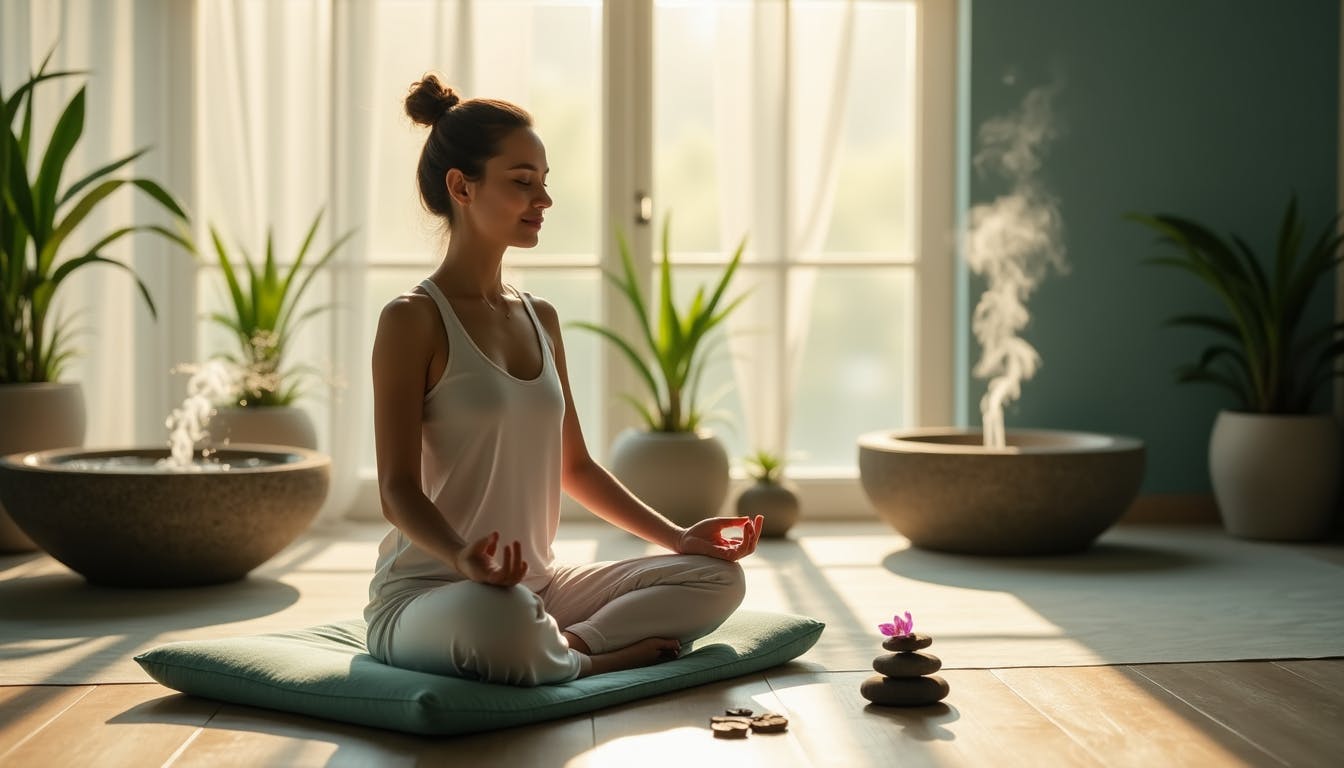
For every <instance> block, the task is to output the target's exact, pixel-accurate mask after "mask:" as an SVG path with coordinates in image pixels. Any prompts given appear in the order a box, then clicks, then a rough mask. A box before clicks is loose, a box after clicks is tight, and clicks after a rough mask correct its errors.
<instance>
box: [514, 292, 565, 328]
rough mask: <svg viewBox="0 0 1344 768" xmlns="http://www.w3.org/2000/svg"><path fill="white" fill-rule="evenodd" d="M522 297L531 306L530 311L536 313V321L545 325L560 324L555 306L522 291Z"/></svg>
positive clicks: (539, 297) (535, 295) (533, 294)
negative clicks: (525, 298)
mask: <svg viewBox="0 0 1344 768" xmlns="http://www.w3.org/2000/svg"><path fill="white" fill-rule="evenodd" d="M523 296H526V297H527V301H528V303H529V304H531V305H532V310H533V311H534V312H536V313H537V319H538V320H540V321H541V322H543V323H545V324H546V325H556V324H558V323H559V322H560V313H559V312H557V311H556V310H555V305H553V304H551V302H549V301H547V300H546V299H545V298H543V297H541V296H538V295H537V294H535V293H529V292H527V291H523Z"/></svg>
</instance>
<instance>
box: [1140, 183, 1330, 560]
mask: <svg viewBox="0 0 1344 768" xmlns="http://www.w3.org/2000/svg"><path fill="white" fill-rule="evenodd" d="M1130 218H1132V219H1133V220H1135V221H1137V222H1139V223H1140V224H1144V225H1146V226H1148V227H1150V228H1152V229H1153V230H1155V231H1156V232H1157V233H1158V234H1159V236H1160V239H1159V242H1160V243H1161V244H1162V245H1164V246H1166V247H1167V249H1168V250H1167V253H1165V254H1164V255H1162V256H1156V257H1152V258H1150V259H1149V262H1150V263H1153V264H1157V265H1159V266H1165V267H1171V268H1174V269H1178V270H1180V271H1182V272H1185V273H1187V274H1190V275H1193V276H1194V277H1195V278H1197V279H1198V280H1199V281H1200V282H1201V283H1202V284H1204V285H1205V286H1207V287H1208V288H1209V289H1210V290H1211V291H1212V292H1213V293H1214V294H1215V295H1216V296H1217V297H1218V298H1219V299H1220V300H1221V302H1222V305H1223V309H1224V311H1223V312H1221V313H1219V314H1204V313H1199V314H1181V315H1178V316H1176V317H1173V318H1172V319H1171V320H1170V321H1169V323H1170V324H1171V325H1176V326H1182V327H1187V328H1195V329H1199V330H1201V331H1204V332H1206V333H1210V334H1212V339H1213V340H1212V341H1211V342H1210V343H1209V344H1208V345H1207V346H1206V347H1205V348H1204V350H1203V352H1202V353H1201V354H1200V356H1199V358H1198V360H1197V361H1196V362H1193V363H1190V364H1188V365H1185V366H1182V367H1181V368H1180V369H1179V370H1178V371H1177V380H1178V381H1180V382H1198V383H1205V384H1212V385H1214V386H1217V387H1220V388H1222V389H1224V390H1226V391H1228V392H1230V393H1231V394H1232V395H1233V396H1234V398H1235V402H1234V404H1233V405H1232V407H1230V408H1228V409H1225V410H1223V411H1221V412H1220V413H1219V414H1218V418H1217V420H1216V422H1215V423H1214V427H1213V432H1212V434H1211V436H1210V439H1209V472H1210V475H1211V477H1212V481H1213V490H1214V496H1215V497H1216V498H1217V500H1218V508H1219V512H1220V514H1221V515H1222V518H1223V525H1224V526H1225V527H1226V528H1227V530H1228V532H1229V533H1231V534H1233V535H1235V536H1241V537H1245V538H1252V539H1279V540H1307V539H1318V538H1321V537H1323V536H1325V535H1326V534H1327V533H1328V532H1329V530H1330V528H1331V525H1332V523H1333V520H1334V516H1335V504H1336V500H1337V498H1338V493H1339V488H1340V476H1339V467H1340V461H1341V444H1340V430H1339V425H1338V424H1337V423H1336V421H1335V418H1334V416H1333V415H1332V414H1330V413H1328V412H1326V411H1325V410H1324V409H1323V408H1321V407H1320V406H1319V404H1318V403H1319V400H1320V398H1319V395H1320V394H1321V392H1322V390H1324V389H1325V387H1326V385H1327V384H1329V383H1330V382H1331V381H1332V380H1333V379H1334V378H1335V377H1336V376H1338V375H1339V373H1338V369H1337V367H1336V363H1337V361H1338V360H1339V358H1340V357H1341V356H1342V355H1344V338H1341V337H1340V333H1341V331H1344V323H1338V322H1335V323H1325V324H1322V325H1320V326H1319V327H1315V328H1311V327H1306V324H1305V323H1304V319H1305V311H1306V308H1307V306H1308V305H1309V304H1310V303H1311V297H1312V296H1313V295H1314V294H1315V293H1317V292H1318V291H1319V290H1320V289H1321V288H1322V287H1324V286H1326V285H1327V284H1328V283H1329V282H1330V280H1329V279H1328V278H1330V277H1331V276H1332V275H1333V274H1334V273H1335V270H1336V267H1338V265H1339V263H1340V260H1341V259H1344V248H1342V245H1344V235H1340V234H1339V233H1338V232H1337V231H1336V225H1337V223H1338V222H1339V218H1340V217H1339V215H1336V216H1335V217H1333V218H1332V219H1331V220H1330V221H1328V222H1326V225H1325V226H1324V227H1323V228H1322V229H1321V230H1320V233H1319V234H1318V235H1316V236H1315V237H1314V238H1311V239H1309V240H1308V239H1307V237H1308V235H1307V233H1306V231H1305V225H1304V222H1303V220H1302V216H1301V214H1300V213H1299V211H1298V207H1297V200H1296V198H1293V199H1291V200H1290V201H1289V203H1288V206H1287V209H1286V210H1285V212H1284V214H1283V218H1282V220H1281V222H1280V224H1279V230H1278V233H1277V237H1276V238H1275V240H1274V242H1275V249H1274V253H1273V255H1272V258H1271V259H1268V260H1265V261H1267V263H1262V259H1261V258H1259V257H1258V256H1257V255H1256V253H1255V252H1254V251H1253V250H1252V249H1251V247H1250V246H1249V245H1248V244H1247V243H1246V242H1245V241H1244V240H1243V239H1242V238H1240V237H1238V236H1236V235H1231V236H1230V237H1227V238H1224V237H1222V236H1220V235H1218V234H1216V233H1214V232H1213V231H1211V230H1210V229H1209V228H1207V227H1205V226H1204V225H1202V224H1199V223H1196V222H1194V221H1191V220H1189V219H1186V218H1182V217H1179V216H1172V215H1154V216H1142V215H1133V216H1131V217H1130Z"/></svg>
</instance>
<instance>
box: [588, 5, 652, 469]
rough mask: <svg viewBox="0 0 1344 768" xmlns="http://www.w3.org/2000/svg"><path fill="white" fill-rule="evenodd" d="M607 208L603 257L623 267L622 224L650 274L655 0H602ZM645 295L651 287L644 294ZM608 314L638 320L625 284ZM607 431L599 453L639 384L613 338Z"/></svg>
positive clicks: (632, 330)
mask: <svg viewBox="0 0 1344 768" xmlns="http://www.w3.org/2000/svg"><path fill="white" fill-rule="evenodd" d="M602 15H603V67H602V77H603V94H602V104H603V133H604V138H603V142H602V147H603V157H602V166H603V171H602V172H603V185H602V187H603V189H602V193H603V216H602V223H601V226H602V233H601V237H600V238H599V239H598V242H599V243H601V248H602V250H601V253H600V255H599V260H600V263H601V264H602V266H603V268H604V269H607V270H619V269H620V251H619V248H618V245H617V239H616V230H617V229H620V231H621V232H623V233H624V234H625V237H626V239H627V241H628V242H629V244H630V249H631V255H632V256H633V259H634V266H635V273H636V275H638V276H639V277H640V278H641V279H642V280H644V282H645V287H647V280H648V276H649V274H650V272H651V269H652V259H651V245H652V242H653V237H652V232H651V228H650V227H649V225H648V224H649V223H648V222H646V221H643V220H642V219H641V218H640V206H639V199H640V198H641V197H642V196H643V195H647V194H651V192H652V190H653V0H634V1H633V2H627V1H624V0H618V1H615V2H607V3H604V5H603V14H602ZM646 295H647V294H646ZM601 296H602V313H601V318H602V322H603V323H604V324H606V325H607V326H608V327H611V328H613V329H615V330H617V331H618V332H619V333H621V334H622V335H624V336H627V337H632V338H633V337H635V334H637V333H638V332H639V327H638V324H637V320H636V318H635V315H634V313H633V312H632V311H631V310H630V309H629V308H628V306H627V302H626V301H625V299H623V298H622V296H621V294H620V292H619V291H618V290H617V289H616V288H615V287H614V286H611V285H610V284H609V283H607V282H606V281H604V282H603V285H602V293H601ZM602 360H603V365H602V368H603V371H604V372H605V376H604V382H603V384H604V390H605V397H604V398H603V400H604V406H605V408H606V413H605V414H604V416H605V418H604V419H603V423H604V424H605V425H606V434H604V435H601V436H599V441H600V445H599V446H594V447H595V448H597V449H598V450H597V451H596V452H597V453H598V454H599V455H601V454H603V453H605V447H606V446H607V445H610V444H611V441H612V440H613V439H615V436H616V434H617V433H619V432H620V431H621V430H622V429H624V428H626V427H629V426H632V425H634V423H635V422H634V420H633V414H632V413H631V410H630V408H629V406H628V405H626V404H625V403H624V402H623V401H622V400H620V399H619V398H618V397H616V395H617V394H619V393H622V392H630V393H638V392H640V389H639V387H640V383H639V381H638V380H637V379H636V378H635V375H634V372H633V371H631V370H630V366H629V365H628V364H626V362H625V360H624V359H623V358H621V357H620V356H619V353H618V352H617V350H616V349H615V348H614V347H613V346H612V345H610V344H604V345H603V346H602Z"/></svg>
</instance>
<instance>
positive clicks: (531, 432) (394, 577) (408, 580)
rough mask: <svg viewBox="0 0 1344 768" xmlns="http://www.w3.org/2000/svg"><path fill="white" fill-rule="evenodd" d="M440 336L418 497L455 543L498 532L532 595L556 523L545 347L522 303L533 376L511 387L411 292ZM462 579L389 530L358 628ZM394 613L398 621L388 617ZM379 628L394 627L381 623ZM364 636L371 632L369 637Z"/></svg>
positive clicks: (557, 426)
mask: <svg viewBox="0 0 1344 768" xmlns="http://www.w3.org/2000/svg"><path fill="white" fill-rule="evenodd" d="M420 285H421V287H423V288H424V290H425V292H426V293H427V294H429V296H430V298H432V299H433V300H434V303H435V304H436V305H437V306H438V308H439V314H440V315H441V316H442V317H443V327H444V329H445V330H446V331H447V332H448V362H447V364H446V365H445V366H444V370H443V376H442V377H441V378H440V379H439V380H438V382H436V383H435V384H434V386H433V388H431V389H430V390H429V392H428V394H426V395H425V400H424V420H423V421H422V423H421V426H420V447H421V460H420V478H421V480H420V482H421V488H422V490H424V492H425V495H426V496H428V497H429V499H430V501H432V502H434V506H435V507H437V508H438V510H439V512H440V513H441V514H442V515H443V519H444V520H446V521H447V522H448V526H449V527H450V528H452V530H453V532H454V533H455V534H456V536H457V538H458V539H459V541H460V543H471V542H473V541H476V540H478V539H480V538H482V537H484V536H486V535H488V534H489V533H490V532H491V531H499V540H500V544H501V545H503V544H507V543H509V542H511V541H514V540H515V539H516V540H518V541H519V542H521V544H522V554H523V558H524V559H525V560H526V561H527V565H528V571H527V577H526V578H525V579H524V580H523V584H524V585H525V586H527V587H528V588H530V589H532V590H534V591H536V590H539V589H541V588H542V587H544V586H545V585H546V582H547V581H549V580H550V577H551V562H552V560H553V559H554V553H553V551H552V544H553V543H554V541H555V532H556V526H557V524H558V523H559V520H560V447H561V425H562V423H563V420H564V415H565V398H564V391H563V390H562V389H561V387H560V376H559V374H558V373H557V372H556V368H555V360H554V358H553V357H552V355H551V346H550V344H548V343H547V342H546V333H545V331H544V330H542V327H541V323H540V322H539V321H538V320H537V315H536V312H535V311H534V310H533V309H532V303H531V301H529V299H528V297H527V295H526V294H523V295H522V300H523V307H524V309H525V310H526V312H527V317H528V319H529V320H530V321H531V323H532V328H533V331H534V332H535V336H536V342H535V343H537V344H540V345H541V372H540V373H538V374H537V376H536V377H535V378H532V379H519V378H516V377H514V376H512V375H510V374H509V373H508V372H507V371H505V370H504V369H503V368H501V367H500V366H499V365H497V364H496V363H495V362H494V361H492V360H491V359H490V358H488V357H486V356H485V354H484V353H483V352H481V350H480V348H479V347H477V346H476V343H475V342H473V341H472V340H471V336H469V335H468V334H467V331H466V329H465V328H463V327H462V323H461V322H460V321H459V320H458V319H457V315H456V314H455V313H454V312H453V308H452V306H451V305H450V304H449V303H448V299H447V298H445V297H444V295H443V293H442V292H441V291H440V290H439V288H438V286H436V285H435V284H434V283H433V282H432V281H430V280H428V279H426V280H424V281H422V282H421V283H420ZM461 579H462V576H461V575H460V574H458V573H457V571H455V570H454V569H453V567H452V566H450V565H448V564H447V563H445V562H443V561H441V560H439V559H438V558H436V557H434V556H433V555H430V554H429V553H427V552H425V551H424V550H422V549H420V548H419V547H417V546H416V545H415V544H414V543H412V542H411V540H410V538H409V537H407V536H406V535H405V534H403V533H402V532H401V530H400V529H398V528H395V527H394V528H393V529H392V530H391V531H390V532H389V533H388V534H387V536H386V537H384V538H383V541H382V544H381V545H379V547H378V566H377V569H376V570H375V571H374V575H373V580H372V582H370V584H369V605H368V607H367V608H365V610H364V615H365V618H366V619H369V620H370V623H371V624H372V623H373V617H374V616H375V614H378V613H379V612H382V611H384V610H386V609H392V608H394V604H397V603H403V602H404V601H402V600H398V599H397V598H398V597H399V596H403V595H404V596H405V598H407V599H409V598H410V597H413V596H414V595H415V594H418V593H419V592H421V591H423V590H424V589H427V588H432V587H434V586H438V585H441V584H442V583H444V582H445V581H459V580H461ZM395 612H399V610H396V611H395ZM380 618H381V619H383V621H380V622H379V623H380V624H382V625H384V626H386V620H387V619H390V618H395V617H388V616H383V617H380ZM370 629H372V627H370Z"/></svg>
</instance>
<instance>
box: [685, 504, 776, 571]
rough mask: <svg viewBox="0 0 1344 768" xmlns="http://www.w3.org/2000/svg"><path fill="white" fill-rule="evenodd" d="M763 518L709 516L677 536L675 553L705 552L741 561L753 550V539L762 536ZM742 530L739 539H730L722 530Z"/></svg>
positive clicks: (695, 553)
mask: <svg viewBox="0 0 1344 768" xmlns="http://www.w3.org/2000/svg"><path fill="white" fill-rule="evenodd" d="M764 524H765V518H764V517H761V516H760V515H757V516H756V517H754V518H752V517H711V518H707V519H705V520H701V521H700V522H698V523H696V524H695V525H692V526H691V527H690V528H687V529H686V530H684V531H682V532H681V536H680V538H678V539H677V554H681V555H707V556H709V557H717V558H719V559H720V560H729V561H734V560H741V559H742V558H744V557H746V556H747V555H750V554H751V553H752V552H755V551H756V542H757V541H758V540H760V538H761V526H762V525H764ZM733 529H741V530H742V538H740V539H736V538H734V539H730V538H727V537H726V536H724V535H723V534H724V532H725V531H729V530H733Z"/></svg>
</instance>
